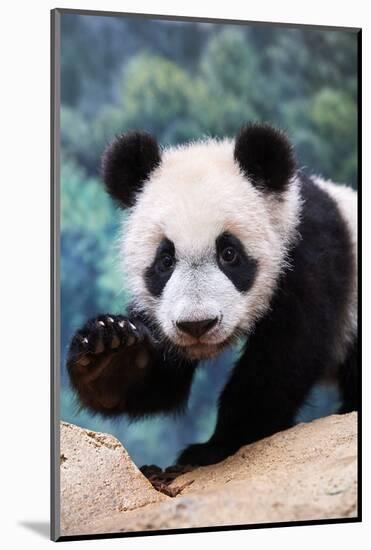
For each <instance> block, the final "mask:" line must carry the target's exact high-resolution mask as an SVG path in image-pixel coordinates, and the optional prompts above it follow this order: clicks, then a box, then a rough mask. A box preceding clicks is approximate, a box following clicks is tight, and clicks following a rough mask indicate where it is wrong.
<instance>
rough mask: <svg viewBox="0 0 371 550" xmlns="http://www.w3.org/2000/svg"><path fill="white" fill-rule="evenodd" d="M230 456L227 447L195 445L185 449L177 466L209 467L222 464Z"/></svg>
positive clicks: (211, 444) (209, 444)
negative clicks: (218, 463)
mask: <svg viewBox="0 0 371 550" xmlns="http://www.w3.org/2000/svg"><path fill="white" fill-rule="evenodd" d="M230 454H231V453H230V452H229V451H228V450H227V449H226V448H225V447H223V446H221V445H217V444H216V443H209V442H207V443H195V444H194V445H189V447H186V448H185V449H184V451H183V452H182V453H181V454H180V455H179V457H178V459H177V464H181V465H184V466H207V465H209V464H216V463H217V462H221V461H222V460H224V459H225V458H227V457H228V456H229V455H230Z"/></svg>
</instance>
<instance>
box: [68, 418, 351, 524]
mask: <svg viewBox="0 0 371 550" xmlns="http://www.w3.org/2000/svg"><path fill="white" fill-rule="evenodd" d="M80 431H83V430H80ZM100 437H102V436H100ZM105 437H107V436H105ZM112 439H113V438H109V440H110V441H112ZM114 441H115V443H116V444H117V442H116V440H114ZM75 444H76V442H75ZM121 452H124V451H121ZM125 456H126V457H127V455H126V454H125ZM81 458H82V457H81ZM82 459H83V458H82ZM102 467H103V466H102ZM104 468H105V475H106V476H108V480H109V476H110V474H109V468H110V466H109V465H105V466H104ZM89 469H90V466H89ZM136 473H137V471H136ZM135 479H136V480H137V478H135ZM76 481H79V479H78V477H77V478H76ZM142 481H143V480H142ZM137 482H138V480H137ZM113 486H115V484H113ZM91 487H92V488H93V484H92V485H91ZM171 487H173V488H174V489H179V488H182V489H181V494H179V496H176V497H175V498H169V497H163V496H162V497H161V498H160V499H159V500H158V501H157V502H155V503H150V504H149V503H148V502H149V500H148V501H147V502H146V505H145V507H144V508H141V509H140V510H137V509H136V506H135V505H133V506H131V507H130V509H129V508H127V511H118V509H117V507H116V509H115V511H112V513H110V514H106V515H105V517H103V515H100V516H99V515H97V516H95V517H92V519H93V521H90V522H87V523H85V524H84V530H85V531H84V532H86V533H107V532H120V531H122V532H124V531H145V530H158V529H180V528H190V527H211V526H218V525H220V526H221V525H246V524H255V523H270V522H287V521H304V520H316V519H332V518H350V517H356V516H357V415H356V413H351V414H348V415H341V416H340V415H334V416H330V417H327V418H322V419H319V420H316V421H314V422H311V423H308V424H299V425H297V426H295V427H294V428H291V429H290V430H287V431H285V432H280V433H278V434H275V435H273V436H271V437H268V438H266V439H263V440H261V441H259V442H257V443H253V444H251V445H247V446H245V447H242V448H241V449H240V450H239V451H238V452H237V453H236V454H235V455H234V456H231V457H229V458H228V459H227V460H225V461H223V462H221V463H219V464H215V465H212V466H205V467H200V468H197V469H195V470H193V471H191V472H188V473H186V474H183V475H181V476H179V477H178V478H176V480H175V481H173V483H172V484H171ZM146 489H147V485H146ZM111 490H112V489H111ZM127 490H128V487H127V486H126V491H127ZM118 493H119V491H118V490H117V491H116V489H115V498H116V500H117V502H118V501H119V494H118ZM146 494H150V491H149V492H148V493H146ZM62 498H64V497H62ZM97 498H98V497H97ZM152 502H153V501H152ZM80 505H81V506H84V504H83V501H82V500H81V498H80ZM99 508H100V510H102V507H100V506H99V498H98V502H97V506H96V511H97V512H98V509H99ZM121 510H122V508H121Z"/></svg>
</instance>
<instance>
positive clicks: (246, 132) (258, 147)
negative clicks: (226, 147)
mask: <svg viewBox="0 0 371 550" xmlns="http://www.w3.org/2000/svg"><path fill="white" fill-rule="evenodd" d="M234 158H235V160H236V161H237V162H238V164H239V166H240V169H241V170H242V172H243V173H244V174H245V175H246V176H247V177H248V178H249V179H250V180H251V182H252V183H253V185H255V186H256V187H258V188H260V189H263V190H264V189H266V190H268V191H278V192H279V191H284V190H285V189H286V188H287V185H288V184H289V182H290V179H291V178H292V176H293V175H294V174H295V171H296V158H295V154H294V151H293V147H292V145H291V143H290V142H289V140H288V138H287V136H286V134H284V132H282V131H281V130H277V129H275V128H273V127H272V126H270V125H269V124H247V125H246V126H243V127H242V128H241V130H240V132H239V134H238V135H237V137H236V141H235V148H234Z"/></svg>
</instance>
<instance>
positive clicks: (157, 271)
mask: <svg viewBox="0 0 371 550" xmlns="http://www.w3.org/2000/svg"><path fill="white" fill-rule="evenodd" d="M164 256H170V257H171V258H173V261H174V265H175V247H174V243H173V242H172V241H170V240H169V239H166V238H165V239H162V241H161V243H160V244H159V246H158V248H157V250H156V255H155V258H154V260H153V262H152V264H151V265H150V266H149V267H148V268H147V269H146V272H145V276H144V279H145V283H146V286H147V288H148V290H149V292H150V293H151V294H152V295H153V296H156V297H158V296H161V293H162V291H163V289H164V287H165V285H166V283H167V282H168V280H169V279H170V277H171V275H172V273H173V269H167V270H165V269H163V268H162V267H161V260H162V258H163V257H164Z"/></svg>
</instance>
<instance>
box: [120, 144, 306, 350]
mask: <svg viewBox="0 0 371 550" xmlns="http://www.w3.org/2000/svg"><path fill="white" fill-rule="evenodd" d="M233 146H234V143H233V142H232V141H229V140H224V141H217V140H205V141H201V142H196V143H191V144H187V145H185V146H181V147H177V148H169V149H167V150H165V151H164V152H163V156H162V163H161V165H160V166H159V167H158V168H156V170H155V171H154V172H153V173H152V174H151V176H150V178H149V180H148V181H147V182H146V184H145V186H144V189H143V191H142V192H141V193H139V195H138V196H137V200H136V202H135V205H134V207H133V208H132V211H131V213H130V215H129V217H128V220H127V222H126V223H124V228H123V249H122V256H123V259H124V266H125V270H126V272H127V276H128V282H129V285H130V289H131V291H132V293H133V295H134V296H135V297H136V300H137V302H138V303H139V304H140V306H141V307H144V309H146V310H149V311H151V312H152V314H154V316H155V318H156V319H157V321H158V322H159V324H160V326H161V327H162V329H163V330H164V332H165V334H166V335H167V336H168V337H169V338H170V339H172V340H173V341H174V342H175V343H177V344H179V345H187V346H188V345H190V344H192V341H191V340H192V339H190V337H186V336H185V335H180V334H179V333H178V331H177V330H176V326H175V323H176V321H177V320H179V319H181V320H185V319H187V320H200V319H205V318H213V317H216V316H217V317H218V318H219V320H220V322H219V323H218V324H217V326H216V327H214V328H213V329H212V331H210V333H208V334H207V337H205V341H204V343H203V346H202V344H201V346H200V345H199V344H198V345H197V346H196V347H195V348H194V352H195V354H198V355H202V354H204V355H211V354H212V349H213V346H217V345H218V344H220V343H221V342H223V341H224V340H225V339H226V338H227V337H228V336H230V335H231V334H232V333H233V332H234V331H235V330H236V329H241V330H243V331H244V332H245V333H246V332H249V331H250V330H252V328H253V327H254V324H255V323H256V321H257V319H258V318H259V317H261V316H262V315H263V314H264V313H265V312H266V311H267V309H268V307H269V303H270V299H271V296H272V294H273V292H274V289H275V286H276V282H277V278H278V275H279V273H280V272H281V271H282V269H283V268H285V266H286V263H285V256H286V252H287V248H288V246H289V244H291V243H292V241H293V240H294V239H295V238H296V236H297V233H296V228H297V225H298V221H299V215H300V207H301V205H300V195H299V189H298V183H297V182H296V181H295V180H294V181H292V183H291V185H290V186H289V189H288V190H287V191H286V192H285V193H283V194H281V197H280V198H277V197H276V196H274V195H273V194H267V193H263V192H262V191H259V190H257V189H256V188H255V187H254V186H253V185H252V184H251V183H249V182H248V181H247V180H246V177H244V176H243V175H242V174H241V172H240V169H239V167H238V165H237V163H236V162H235V161H234V158H233ZM223 231H230V232H231V233H233V234H234V235H236V236H237V237H238V238H239V239H240V240H241V241H242V243H243V245H244V246H245V249H246V251H247V253H248V254H249V255H250V256H251V257H253V258H255V259H256V260H257V262H258V270H257V274H256V278H255V280H254V283H253V285H252V287H251V289H250V290H249V291H248V292H247V293H245V294H241V293H240V292H238V291H237V290H236V288H235V287H234V285H233V284H232V283H231V282H230V281H229V279H228V278H227V277H226V276H225V275H223V273H222V272H221V271H220V269H219V268H218V267H217V265H216V261H215V240H216V238H217V237H218V236H219V235H220V233H222V232H223ZM163 237H167V238H168V239H170V240H171V241H173V242H174V243H175V247H176V258H177V264H176V268H175V271H174V273H173V275H172V277H171V278H170V280H169V281H168V283H167V285H166V287H165V289H164V292H163V293H162V296H161V297H160V298H155V297H153V296H152V295H151V294H150V293H149V292H148V290H147V288H146V286H145V282H144V272H145V270H146V268H147V267H148V266H149V265H150V264H151V262H152V260H153V258H154V255H155V252H156V249H157V246H158V245H159V243H160V242H161V240H162V238H163ZM201 342H202V339H201ZM200 347H201V348H202V349H203V350H204V353H202V349H200Z"/></svg>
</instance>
